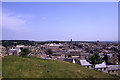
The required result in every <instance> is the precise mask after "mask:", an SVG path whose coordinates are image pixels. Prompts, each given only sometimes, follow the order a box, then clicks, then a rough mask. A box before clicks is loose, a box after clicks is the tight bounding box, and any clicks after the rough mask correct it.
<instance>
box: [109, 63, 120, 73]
mask: <svg viewBox="0 0 120 80" xmlns="http://www.w3.org/2000/svg"><path fill="white" fill-rule="evenodd" d="M107 67H108V73H109V74H114V75H119V74H118V71H119V70H120V65H108V66H107Z"/></svg>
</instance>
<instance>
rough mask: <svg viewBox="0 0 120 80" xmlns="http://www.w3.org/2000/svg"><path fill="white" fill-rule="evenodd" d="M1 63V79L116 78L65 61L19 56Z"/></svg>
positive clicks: (7, 58)
mask: <svg viewBox="0 0 120 80" xmlns="http://www.w3.org/2000/svg"><path fill="white" fill-rule="evenodd" d="M2 61H3V62H2V63H3V64H2V66H3V67H2V69H3V73H2V74H3V78H118V77H116V76H112V75H109V74H106V73H103V72H99V71H94V70H91V69H88V68H85V67H83V66H80V65H78V64H73V63H69V62H65V61H53V60H43V59H38V58H34V57H19V56H7V57H4V58H3V60H2Z"/></svg>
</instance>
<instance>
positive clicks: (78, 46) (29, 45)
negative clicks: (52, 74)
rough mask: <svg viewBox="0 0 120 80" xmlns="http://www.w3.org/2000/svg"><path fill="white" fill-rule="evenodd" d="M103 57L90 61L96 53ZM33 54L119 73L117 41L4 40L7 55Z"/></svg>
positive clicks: (3, 55)
mask: <svg viewBox="0 0 120 80" xmlns="http://www.w3.org/2000/svg"><path fill="white" fill-rule="evenodd" d="M96 53H97V54H98V56H99V57H100V58H101V59H102V62H101V63H98V64H95V66H94V67H93V64H92V63H90V61H89V58H90V57H91V56H93V55H94V54H96ZM25 55H27V56H32V57H36V58H42V59H49V60H62V61H68V62H71V63H73V64H79V65H82V66H84V67H86V68H90V69H94V70H99V71H102V72H105V73H108V74H113V75H118V76H119V75H120V74H119V72H118V71H119V70H120V68H119V60H120V59H119V58H120V56H119V48H118V43H117V42H107V41H106V42H105V41H99V40H97V41H93V42H92V41H91V42H88V41H73V40H72V39H70V41H29V40H2V54H1V57H2V58H4V57H5V56H25Z"/></svg>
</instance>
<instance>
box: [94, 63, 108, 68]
mask: <svg viewBox="0 0 120 80" xmlns="http://www.w3.org/2000/svg"><path fill="white" fill-rule="evenodd" d="M106 67H107V66H106V64H105V62H102V63H101V64H96V65H95V68H106Z"/></svg>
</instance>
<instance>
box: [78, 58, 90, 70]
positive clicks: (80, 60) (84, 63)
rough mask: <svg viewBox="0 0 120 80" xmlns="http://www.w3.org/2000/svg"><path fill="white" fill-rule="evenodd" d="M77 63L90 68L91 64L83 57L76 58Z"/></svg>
mask: <svg viewBox="0 0 120 80" xmlns="http://www.w3.org/2000/svg"><path fill="white" fill-rule="evenodd" d="M76 63H77V64H80V65H82V66H84V67H87V68H90V69H91V68H92V64H90V63H89V62H88V61H86V60H85V59H79V60H77V62H76Z"/></svg>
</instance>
